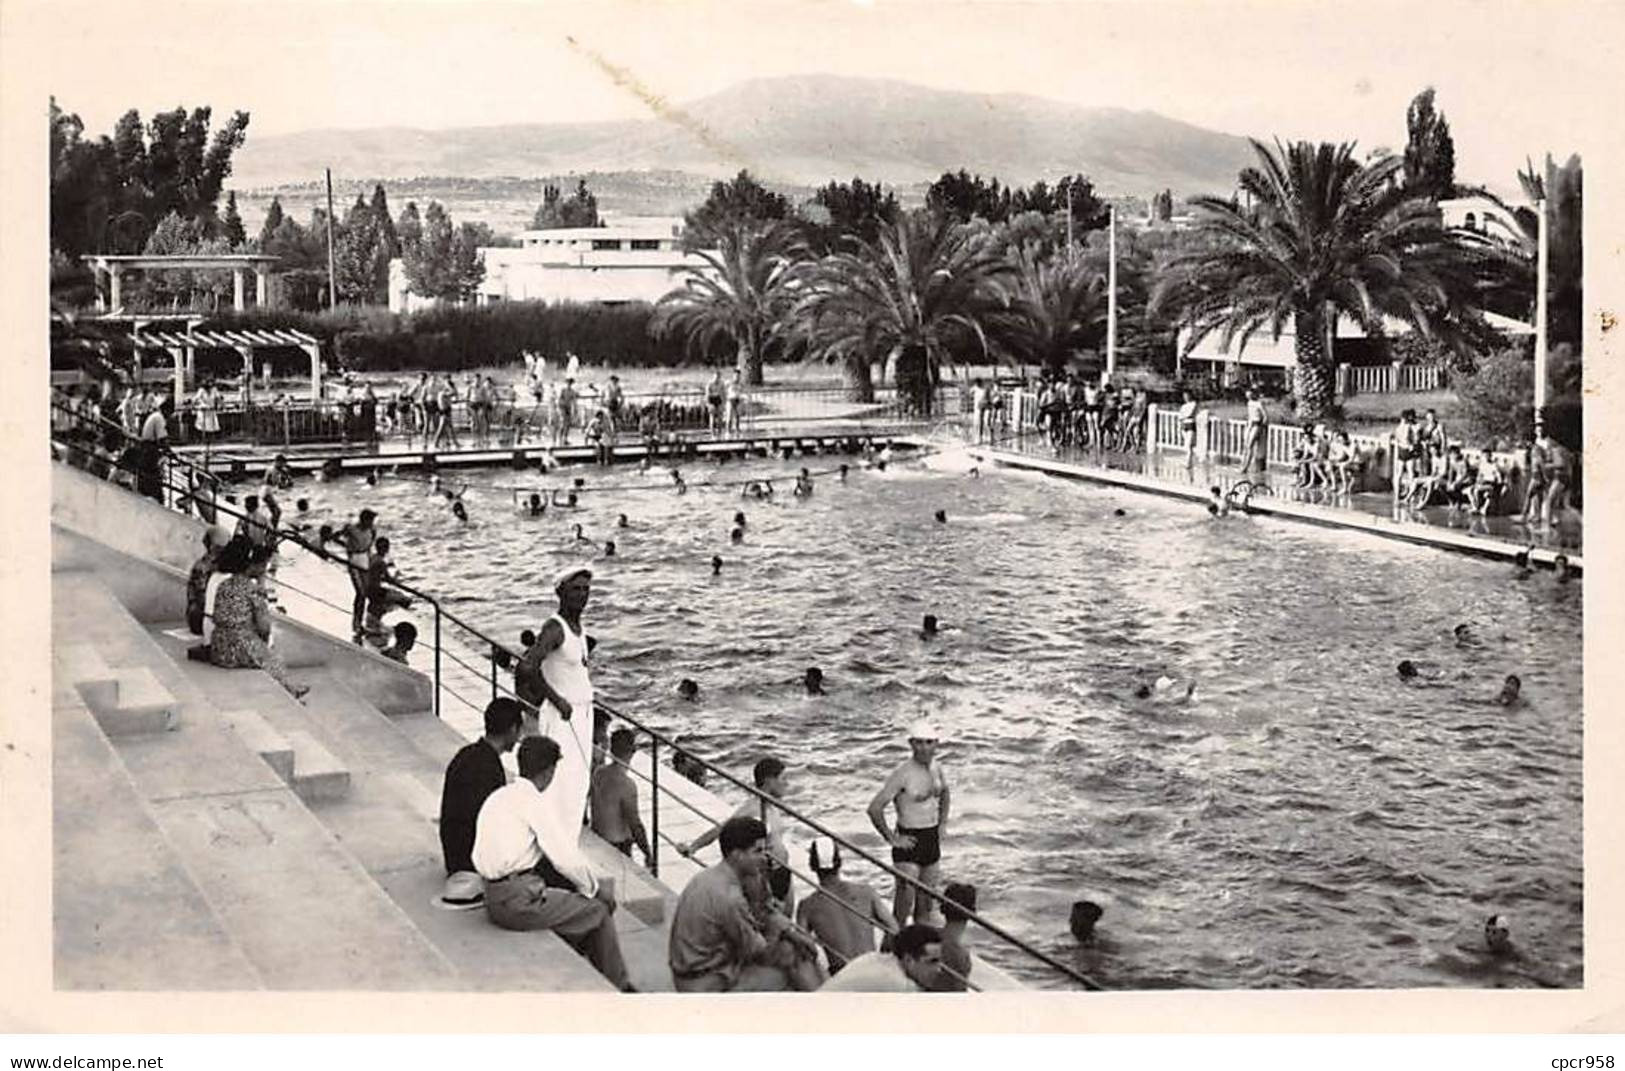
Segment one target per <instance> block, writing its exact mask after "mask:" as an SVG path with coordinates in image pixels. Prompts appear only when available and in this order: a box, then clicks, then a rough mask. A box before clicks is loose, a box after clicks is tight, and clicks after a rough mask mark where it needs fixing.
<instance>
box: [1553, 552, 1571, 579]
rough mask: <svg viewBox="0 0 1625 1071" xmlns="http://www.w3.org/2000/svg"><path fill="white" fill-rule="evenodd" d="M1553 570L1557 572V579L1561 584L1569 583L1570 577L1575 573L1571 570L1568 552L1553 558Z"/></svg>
mask: <svg viewBox="0 0 1625 1071" xmlns="http://www.w3.org/2000/svg"><path fill="white" fill-rule="evenodd" d="M1552 570H1553V571H1554V572H1555V573H1556V574H1557V575H1556V577H1555V579H1556V580H1557V582H1558V583H1559V584H1567V583H1568V582H1569V577H1570V576H1571V575H1573V574H1571V573H1570V572H1569V556H1568V555H1567V554H1559V555H1558V556H1557V557H1555V558H1553V559H1552Z"/></svg>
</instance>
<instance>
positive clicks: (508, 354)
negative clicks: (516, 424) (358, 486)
mask: <svg viewBox="0 0 1625 1071" xmlns="http://www.w3.org/2000/svg"><path fill="white" fill-rule="evenodd" d="M653 315H654V308H653V306H651V305H648V304H643V303H628V304H625V305H580V304H572V303H560V304H544V303H541V302H528V301H527V302H505V303H500V304H496V305H488V306H485V307H483V308H462V307H445V308H435V309H428V310H425V311H423V312H419V313H415V314H412V315H396V314H394V313H390V312H388V311H387V310H383V309H379V308H350V307H343V308H339V309H332V310H326V311H323V312H319V313H305V312H296V311H292V310H287V309H267V310H259V309H251V310H248V311H246V312H243V313H231V314H229V315H223V316H220V317H216V318H214V319H211V320H210V321H208V322H207V323H205V324H204V325H203V327H204V328H205V329H210V328H220V329H224V330H231V329H233V328H247V329H254V328H276V327H281V328H292V329H296V330H301V331H305V332H308V333H310V334H312V335H315V336H317V337H318V338H320V339H322V341H323V343H324V350H326V352H327V353H328V355H329V357H330V358H333V359H336V360H335V363H336V365H337V366H338V367H339V368H342V369H346V370H354V371H398V370H400V369H406V368H411V369H424V370H428V371H461V370H463V369H468V368H477V367H480V366H483V365H501V364H516V363H518V362H519V361H520V354H521V353H522V352H523V351H525V350H531V351H533V352H536V353H539V354H541V355H543V356H545V357H547V358H548V359H549V361H550V362H554V361H557V360H558V359H559V358H561V357H562V356H563V355H564V354H566V353H574V354H576V355H578V356H579V357H580V358H581V359H582V361H584V362H586V363H589V364H600V363H605V362H608V363H612V364H614V365H616V366H617V367H621V368H671V367H677V366H680V365H685V364H696V363H701V361H702V357H703V356H708V357H709V358H710V360H711V361H721V362H727V361H729V360H731V358H732V355H733V350H732V347H731V346H729V345H727V344H726V343H721V344H719V345H718V346H717V347H716V348H715V349H714V350H713V352H711V353H710V354H708V355H695V354H691V353H689V352H688V351H687V350H686V349H685V347H684V344H683V341H682V340H681V339H680V338H674V337H673V338H659V339H657V338H654V337H652V336H651V335H650V332H649V321H650V318H651V317H652V316H653Z"/></svg>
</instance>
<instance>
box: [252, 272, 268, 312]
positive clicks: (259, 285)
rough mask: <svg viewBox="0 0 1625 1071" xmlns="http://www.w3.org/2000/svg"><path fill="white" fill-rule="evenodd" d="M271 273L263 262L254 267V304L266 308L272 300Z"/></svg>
mask: <svg viewBox="0 0 1625 1071" xmlns="http://www.w3.org/2000/svg"><path fill="white" fill-rule="evenodd" d="M270 284H271V273H270V271H268V270H267V269H266V267H265V265H263V264H261V265H259V266H258V267H256V268H255V269H254V304H255V305H256V306H258V307H259V308H262V309H263V308H265V306H266V303H267V302H269V301H270V299H271V298H270V290H271V285H270Z"/></svg>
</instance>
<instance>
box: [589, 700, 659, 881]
mask: <svg viewBox="0 0 1625 1071" xmlns="http://www.w3.org/2000/svg"><path fill="white" fill-rule="evenodd" d="M635 750H636V743H635V738H634V736H633V734H632V730H631V729H616V730H615V731H614V732H613V733H610V734H609V754H610V757H611V758H613V759H614V760H615V761H613V762H610V763H606V764H605V765H603V766H600V767H598V769H596V770H594V771H593V773H592V788H591V790H590V791H589V794H588V799H589V800H590V801H591V808H592V831H593V832H594V833H596V834H598V835H599V836H600V837H603V838H604V839H605V840H607V841H608V842H609V843H610V844H612V845H614V846H615V848H616V849H617V850H619V851H620V853H621V854H622V855H624V856H627V857H628V858H631V855H632V847H633V845H636V846H637V849H638V851H640V852H642V853H643V863H644V865H645V866H648V865H649V863H650V860H651V859H652V858H653V853H652V852H651V851H650V850H649V834H648V833H647V832H645V831H644V828H643V818H642V817H641V816H640V815H639V814H638V786H637V784H636V783H635V782H634V781H633V780H632V778H631V777H630V776H629V775H628V774H627V772H626V767H627V763H629V762H631V761H632V753H633V751H635Z"/></svg>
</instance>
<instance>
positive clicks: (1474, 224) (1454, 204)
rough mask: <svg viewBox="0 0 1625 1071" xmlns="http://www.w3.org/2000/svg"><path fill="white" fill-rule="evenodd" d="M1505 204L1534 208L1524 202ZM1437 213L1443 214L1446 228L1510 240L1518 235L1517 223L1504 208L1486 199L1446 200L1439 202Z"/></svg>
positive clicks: (1456, 198) (1452, 198) (1454, 198)
mask: <svg viewBox="0 0 1625 1071" xmlns="http://www.w3.org/2000/svg"><path fill="white" fill-rule="evenodd" d="M1506 204H1507V207H1508V208H1512V209H1520V208H1529V209H1533V208H1534V205H1531V204H1529V203H1528V202H1525V201H1507V202H1506ZM1439 211H1440V212H1441V213H1443V214H1444V225H1445V226H1446V227H1461V228H1462V229H1464V230H1469V231H1479V232H1484V233H1488V234H1491V235H1498V236H1500V237H1503V238H1510V237H1512V236H1513V235H1516V234H1518V233H1519V228H1518V223H1517V221H1516V220H1514V219H1513V218H1512V216H1511V215H1509V214H1508V213H1507V211H1506V209H1505V208H1502V207H1501V206H1500V205H1499V204H1497V203H1496V202H1494V201H1492V200H1491V199H1490V198H1488V197H1482V196H1469V197H1450V198H1446V199H1445V200H1442V201H1440V202H1439Z"/></svg>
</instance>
